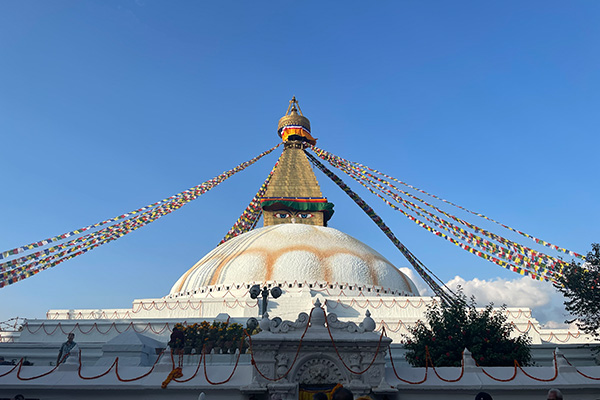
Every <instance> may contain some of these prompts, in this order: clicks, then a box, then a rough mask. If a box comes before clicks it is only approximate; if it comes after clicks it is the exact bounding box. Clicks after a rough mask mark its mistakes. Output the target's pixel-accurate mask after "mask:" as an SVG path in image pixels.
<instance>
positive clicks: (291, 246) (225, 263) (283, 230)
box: [171, 224, 417, 294]
mask: <svg viewBox="0 0 600 400" xmlns="http://www.w3.org/2000/svg"><path fill="white" fill-rule="evenodd" d="M282 257H285V258H282ZM390 269H392V270H393V271H394V272H392V271H390ZM286 280H292V281H294V280H297V281H300V282H301V281H326V282H329V283H331V284H335V283H340V282H352V283H353V284H357V285H367V286H370V285H375V286H382V285H383V286H386V287H388V288H390V289H397V290H400V291H404V292H408V293H415V294H416V293H417V292H416V290H415V286H414V284H413V283H412V282H411V280H410V279H409V278H408V277H406V276H405V275H404V274H403V273H402V272H401V271H399V270H398V269H397V268H396V267H394V266H393V265H392V264H391V263H390V262H389V261H388V260H386V259H385V257H383V256H382V255H381V254H379V253H377V252H376V251H375V250H373V249H372V248H370V247H368V246H367V245H365V244H364V243H362V242H360V241H359V240H356V239H355V238H352V237H351V236H348V235H346V234H344V233H342V232H340V231H337V230H336V229H332V228H326V227H319V226H310V225H301V224H285V225H275V226H270V227H265V228H259V229H255V230H253V231H250V232H248V233H245V234H243V235H240V236H238V237H236V238H234V239H231V240H230V241H229V242H226V243H224V244H223V245H221V246H219V247H218V248H216V249H215V250H213V251H212V252H210V253H209V254H207V255H206V256H205V257H204V258H203V259H202V260H200V261H199V262H197V263H196V264H195V265H194V266H193V267H192V268H190V269H189V270H188V271H187V272H186V273H185V274H184V275H183V276H182V277H181V279H180V280H179V281H178V282H177V284H176V285H175V286H174V287H173V289H172V290H171V293H180V292H186V291H191V290H196V289H198V288H203V287H207V286H213V285H219V284H231V285H235V284H239V283H240V282H252V281H256V282H266V281H286Z"/></svg>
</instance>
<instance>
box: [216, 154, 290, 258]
mask: <svg viewBox="0 0 600 400" xmlns="http://www.w3.org/2000/svg"><path fill="white" fill-rule="evenodd" d="M277 164H279V162H276V163H275V165H274V166H273V169H272V170H271V172H270V173H269V176H267V179H265V181H264V182H263V184H262V186H261V187H260V189H259V190H258V192H257V193H256V195H255V196H254V198H253V199H252V201H250V204H248V207H246V209H245V210H244V212H243V213H242V215H241V216H240V217H239V218H238V220H237V221H236V222H235V224H233V226H232V227H231V229H229V231H228V232H227V234H226V235H225V237H224V238H223V239H222V240H221V241H220V242H219V246H220V245H222V244H223V243H225V242H226V241H228V240H229V239H233V238H234V237H236V236H239V235H241V234H242V233H246V232H248V231H250V230H252V229H254V227H255V226H256V223H257V222H258V220H259V219H260V216H261V215H262V207H261V203H260V200H261V199H262V198H263V197H264V195H265V193H266V192H267V187H268V186H269V182H270V181H271V177H272V176H273V172H275V168H277Z"/></svg>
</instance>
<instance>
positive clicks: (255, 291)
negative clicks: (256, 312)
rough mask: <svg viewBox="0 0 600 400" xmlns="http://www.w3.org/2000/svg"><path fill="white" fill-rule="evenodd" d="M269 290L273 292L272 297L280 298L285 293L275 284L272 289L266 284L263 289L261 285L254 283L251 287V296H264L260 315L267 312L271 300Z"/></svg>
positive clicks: (254, 297)
mask: <svg viewBox="0 0 600 400" xmlns="http://www.w3.org/2000/svg"><path fill="white" fill-rule="evenodd" d="M269 292H271V297H272V298H274V299H276V298H278V297H279V296H281V295H282V293H283V291H282V290H281V288H280V287H278V286H275V287H274V288H272V289H271V290H270V291H269V289H268V288H267V287H266V286H265V287H263V288H262V290H261V289H260V285H254V286H252V287H251V288H250V297H251V298H253V299H256V298H258V296H262V298H263V301H262V307H261V313H260V315H265V313H266V312H267V304H268V302H269V300H268V298H269Z"/></svg>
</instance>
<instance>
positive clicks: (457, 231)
mask: <svg viewBox="0 0 600 400" xmlns="http://www.w3.org/2000/svg"><path fill="white" fill-rule="evenodd" d="M327 161H330V160H329V159H327ZM330 163H331V161H330ZM331 164H332V165H333V166H336V167H338V168H340V169H341V170H342V171H343V172H345V173H347V174H348V175H350V177H352V178H353V179H355V180H356V181H357V182H359V183H360V184H361V185H363V186H364V187H365V188H366V189H368V190H369V191H370V192H371V193H373V194H375V195H376V196H377V197H379V198H380V199H381V200H383V201H384V202H385V203H386V204H387V205H389V206H390V207H392V208H393V209H394V210H396V211H400V212H401V213H402V214H403V215H405V216H406V217H407V218H409V219H410V220H411V221H413V222H415V223H417V224H418V225H419V226H421V227H423V228H424V229H427V230H428V231H430V232H432V233H434V234H435V235H436V236H440V237H442V238H444V239H446V240H448V241H450V242H451V243H453V244H455V245H457V246H459V247H461V248H463V249H464V250H466V251H469V252H471V253H473V254H477V255H479V256H480V257H483V258H485V259H487V260H489V261H492V262H494V263H496V264H498V265H500V266H502V267H504V268H507V269H510V270H512V271H514V272H518V273H520V274H521V275H527V274H529V275H531V276H532V277H533V278H534V279H539V280H553V281H554V280H555V277H554V276H553V274H554V272H553V271H550V270H548V269H547V268H546V267H545V264H541V267H540V264H539V263H538V262H535V265H532V264H531V262H530V261H531V260H530V259H528V258H527V257H524V256H523V255H520V254H516V253H514V252H511V251H510V250H509V249H506V248H504V247H501V246H497V245H496V244H494V243H491V242H489V241H487V240H485V239H482V238H480V237H479V236H477V235H473V234H471V233H470V232H467V231H465V230H464V229H462V228H460V227H457V226H455V225H453V224H452V223H450V222H448V221H446V220H444V219H442V218H439V217H438V216H436V215H435V214H433V213H431V212H429V211H427V210H425V209H423V208H421V207H419V206H417V205H416V204H414V203H412V202H410V201H408V200H405V199H403V198H401V197H400V196H397V195H396V194H394V193H392V192H390V191H388V190H385V188H383V187H382V186H381V185H379V184H378V183H377V182H372V181H369V180H368V179H365V178H364V177H362V176H356V174H355V173H354V172H353V171H351V170H348V169H347V168H345V167H344V166H343V165H338V164H334V163H331ZM373 187H375V188H377V189H378V190H379V191H381V192H382V193H383V194H384V195H387V196H390V197H392V198H393V199H394V200H395V201H397V202H398V203H400V204H402V205H403V206H404V207H405V208H407V209H408V210H409V211H411V212H413V213H415V214H417V215H419V216H421V217H422V218H425V219H427V220H428V221H429V222H431V223H432V224H434V225H436V226H437V227H439V228H441V229H444V230H446V231H448V232H450V233H451V234H452V235H454V236H456V237H458V238H459V239H461V240H463V241H465V242H468V243H470V244H472V245H475V246H479V247H480V248H483V249H484V250H485V251H487V252H489V253H492V254H493V255H496V256H498V257H500V258H502V259H504V260H506V261H509V263H506V262H504V261H502V260H498V259H497V258H495V257H493V256H492V257H487V255H486V254H485V253H482V252H479V251H478V250H476V249H473V248H471V247H469V246H468V245H466V244H464V243H461V242H458V241H456V240H455V239H452V238H451V237H448V236H447V235H445V234H444V233H442V232H439V231H437V230H435V229H434V228H432V227H431V226H429V225H427V224H425V223H423V222H422V221H420V220H418V219H416V218H415V217H414V216H412V215H409V214H408V213H406V212H405V211H404V210H402V209H400V208H398V207H397V206H396V205H394V204H392V203H391V202H390V201H389V200H387V199H386V198H384V197H383V196H382V195H380V194H379V193H377V192H375V190H374V189H373ZM415 208H416V209H415ZM417 209H418V210H421V211H423V212H424V213H426V214H427V215H424V214H423V213H422V212H419V211H418V210H417ZM464 235H467V236H464ZM510 262H514V263H516V264H519V265H521V266H523V267H524V268H530V269H533V270H534V271H526V270H523V268H520V267H517V266H516V265H513V264H510ZM546 274H548V275H549V276H545V275H546Z"/></svg>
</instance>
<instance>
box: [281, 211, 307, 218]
mask: <svg viewBox="0 0 600 400" xmlns="http://www.w3.org/2000/svg"><path fill="white" fill-rule="evenodd" d="M293 216H294V215H292V213H289V212H276V213H275V214H274V217H275V218H281V219H285V218H292V217H293ZM295 217H297V218H300V219H308V218H312V217H314V214H311V213H297V214H295Z"/></svg>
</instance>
